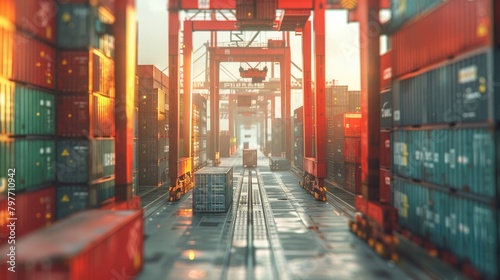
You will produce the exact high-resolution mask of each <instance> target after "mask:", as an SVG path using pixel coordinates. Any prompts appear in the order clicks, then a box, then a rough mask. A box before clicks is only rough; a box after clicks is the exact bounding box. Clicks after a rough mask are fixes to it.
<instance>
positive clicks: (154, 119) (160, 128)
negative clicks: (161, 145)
mask: <svg viewBox="0 0 500 280" xmlns="http://www.w3.org/2000/svg"><path fill="white" fill-rule="evenodd" d="M168 125H169V124H168V120H167V119H166V117H165V115H163V114H157V113H156V114H146V113H142V112H140V111H139V139H145V138H163V137H168ZM180 131H182V130H180Z"/></svg>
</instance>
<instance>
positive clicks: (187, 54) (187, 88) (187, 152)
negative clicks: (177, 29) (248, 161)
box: [182, 21, 194, 166]
mask: <svg viewBox="0 0 500 280" xmlns="http://www.w3.org/2000/svg"><path fill="white" fill-rule="evenodd" d="M189 23H190V22H189V21H185V22H184V44H183V45H182V47H183V48H184V49H183V52H182V53H183V55H182V56H183V59H184V60H183V68H184V69H183V75H184V77H183V78H184V79H183V99H182V101H183V105H184V106H183V107H184V112H182V115H183V117H184V118H183V119H184V125H183V126H184V131H182V135H183V138H184V147H183V148H184V149H183V150H184V157H188V158H190V157H191V156H192V154H191V147H192V141H191V133H192V121H193V118H192V114H193V113H192V112H193V110H192V103H193V102H192V92H191V85H192V81H191V77H192V58H193V27H192V25H191V24H189ZM191 160H192V159H191ZM191 166H194V164H193V163H191Z"/></svg>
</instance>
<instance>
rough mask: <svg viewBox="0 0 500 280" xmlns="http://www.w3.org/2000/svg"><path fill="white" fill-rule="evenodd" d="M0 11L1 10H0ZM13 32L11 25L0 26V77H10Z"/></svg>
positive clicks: (13, 28)
mask: <svg viewBox="0 0 500 280" xmlns="http://www.w3.org/2000/svg"><path fill="white" fill-rule="evenodd" d="M0 10H2V9H0ZM14 32H15V27H14V26H13V24H9V23H5V24H4V25H2V26H0V60H2V63H0V77H3V78H11V77H12V63H13V61H14V55H13V53H14Z"/></svg>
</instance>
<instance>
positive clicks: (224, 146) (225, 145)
mask: <svg viewBox="0 0 500 280" xmlns="http://www.w3.org/2000/svg"><path fill="white" fill-rule="evenodd" d="M230 140H231V137H230V136H229V134H221V135H220V137H219V141H220V142H219V152H220V156H221V157H229V156H230V148H231V147H230V146H231V144H230Z"/></svg>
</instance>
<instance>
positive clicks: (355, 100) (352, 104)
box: [347, 90, 361, 113]
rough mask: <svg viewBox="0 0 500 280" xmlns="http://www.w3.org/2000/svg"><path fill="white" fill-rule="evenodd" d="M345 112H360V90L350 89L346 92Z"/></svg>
mask: <svg viewBox="0 0 500 280" xmlns="http://www.w3.org/2000/svg"><path fill="white" fill-rule="evenodd" d="M347 112H356V113H360V112H361V91H359V90H350V91H348V92H347Z"/></svg>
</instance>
